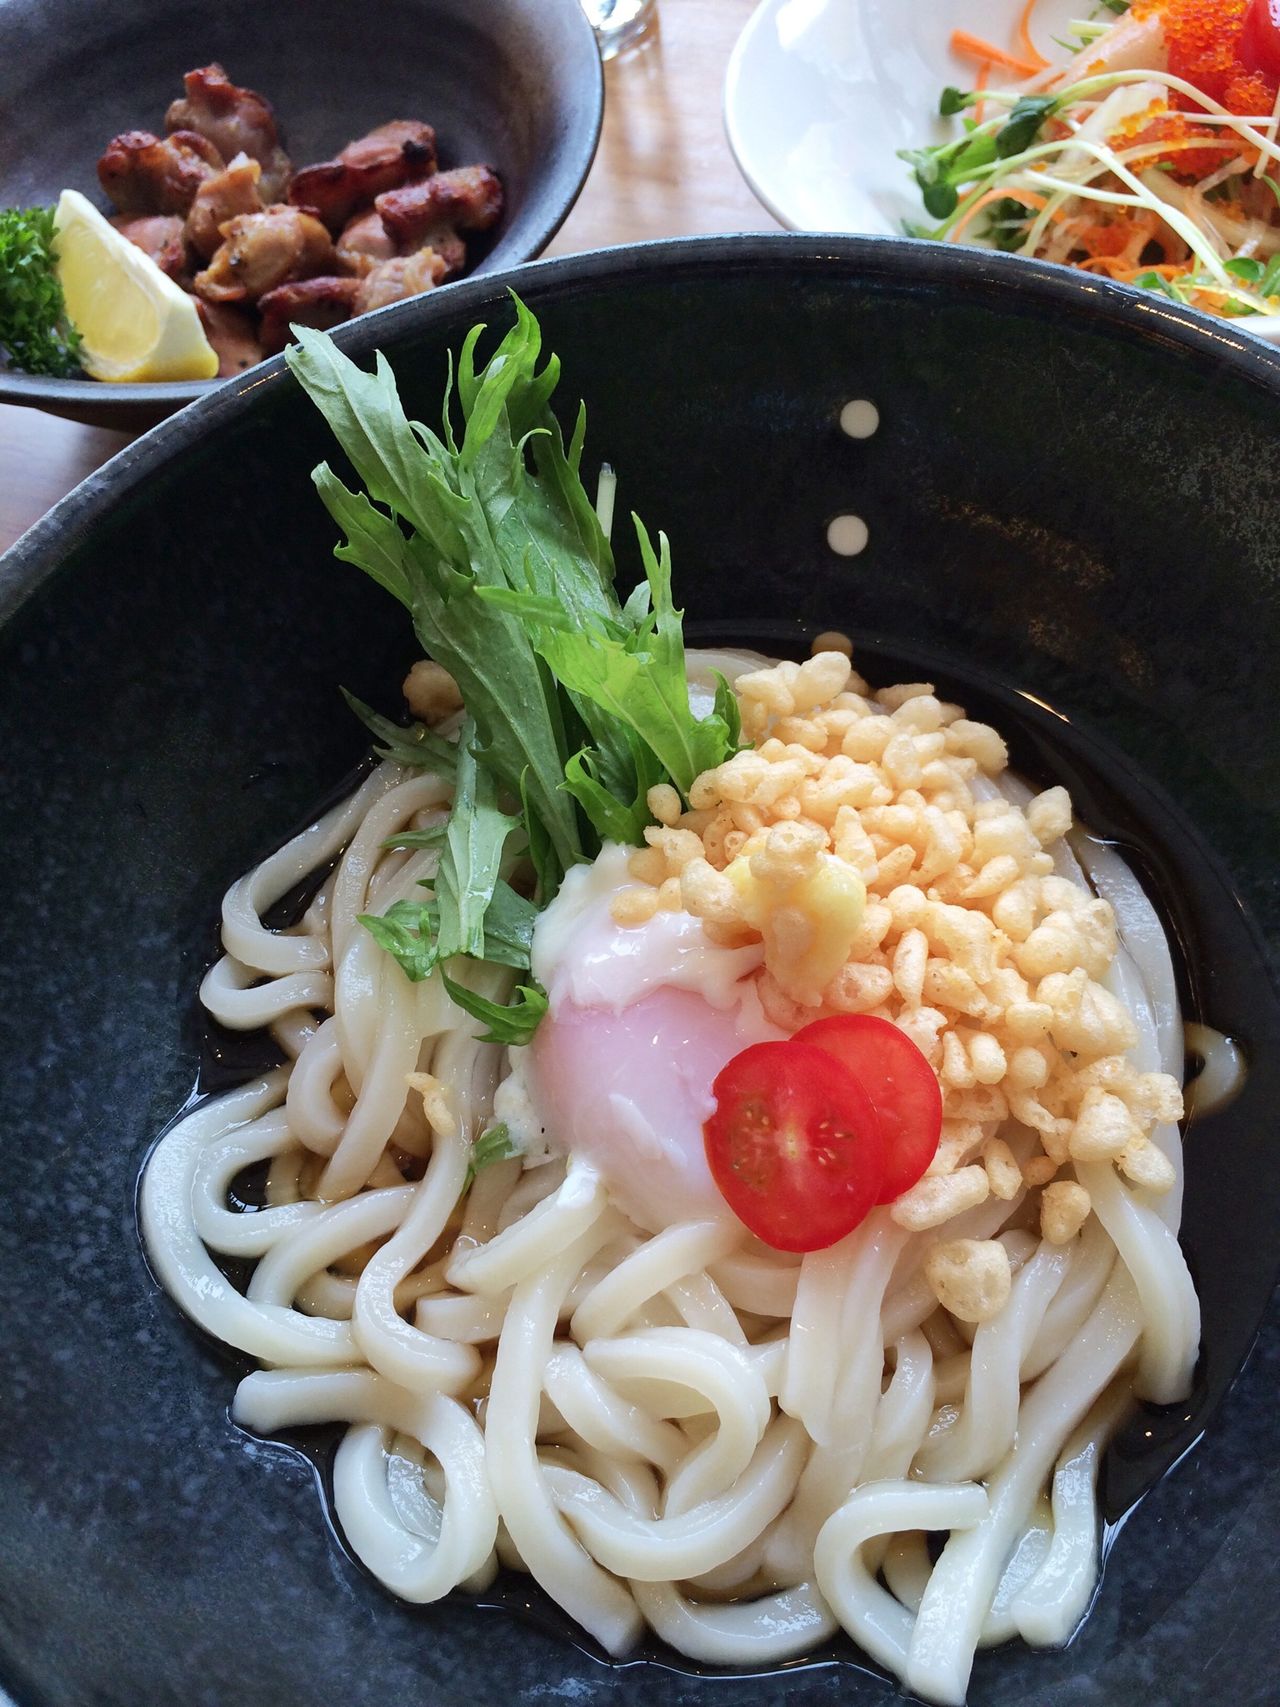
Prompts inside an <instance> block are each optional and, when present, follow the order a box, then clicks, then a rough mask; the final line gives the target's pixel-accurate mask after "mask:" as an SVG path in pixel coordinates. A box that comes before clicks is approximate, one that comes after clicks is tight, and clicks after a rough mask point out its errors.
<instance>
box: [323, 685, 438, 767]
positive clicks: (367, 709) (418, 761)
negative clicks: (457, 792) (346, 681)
mask: <svg viewBox="0 0 1280 1707" xmlns="http://www.w3.org/2000/svg"><path fill="white" fill-rule="evenodd" d="M340 691H341V693H342V697H343V699H345V700H346V702H347V704H348V705H349V706H350V707H351V709H352V711H354V712H355V714H356V716H357V717H358V718H359V719H360V721H361V723H363V724H364V726H365V728H366V729H368V730H369V732H370V734H371V735H373V736H374V737H375V743H376V744H375V746H374V749H373V750H374V752H375V753H376V754H377V755H378V757H379V758H380V759H394V760H395V761H396V763H397V764H401V765H409V766H411V767H412V768H414V769H416V770H429V771H441V772H443V774H444V775H445V776H452V775H453V772H454V768H455V766H456V765H457V762H458V749H457V748H456V747H455V746H454V744H453V742H452V741H446V740H445V739H444V738H443V737H442V736H440V735H434V734H433V733H432V732H431V730H430V729H428V728H427V726H426V724H425V723H410V724H409V725H408V726H407V727H406V726H405V725H404V724H402V723H393V722H392V721H391V719H390V718H389V717H380V716H379V715H378V713H377V712H376V711H374V710H373V708H372V707H371V706H368V705H366V704H365V703H364V701H363V700H362V699H357V698H356V696H355V695H354V694H353V693H348V692H347V690H346V688H342V689H341V690H340Z"/></svg>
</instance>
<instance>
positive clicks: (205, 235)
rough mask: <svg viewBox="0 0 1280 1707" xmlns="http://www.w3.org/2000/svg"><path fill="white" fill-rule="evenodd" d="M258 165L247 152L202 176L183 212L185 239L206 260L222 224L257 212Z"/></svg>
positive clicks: (259, 206) (260, 208)
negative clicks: (217, 169)
mask: <svg viewBox="0 0 1280 1707" xmlns="http://www.w3.org/2000/svg"><path fill="white" fill-rule="evenodd" d="M261 176H262V167H261V166H260V165H259V164H258V162H257V161H256V160H251V159H250V158H249V156H248V155H247V154H237V155H236V157H235V159H234V160H232V161H231V162H230V164H229V165H227V166H226V167H224V168H223V170H222V171H221V172H215V173H214V175H213V177H212V178H206V179H205V181H204V183H203V184H201V186H200V188H199V189H198V190H197V191H196V199H195V200H194V201H193V202H192V204H191V211H190V212H189V213H188V214H187V242H188V243H189V244H190V245H191V247H192V248H193V249H194V250H195V252H196V254H197V255H199V257H200V259H201V260H202V261H207V260H208V259H209V258H210V256H211V255H212V254H213V253H214V251H215V250H216V249H217V247H218V245H219V244H220V243H221V242H222V227H223V226H224V225H225V224H226V222H227V221H228V220H229V219H234V218H235V217H236V215H237V214H238V213H261V212H262V211H263V201H262V197H261V196H260V195H259V194H258V180H259V179H260V178H261Z"/></svg>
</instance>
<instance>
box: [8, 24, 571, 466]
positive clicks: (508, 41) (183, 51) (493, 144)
mask: <svg viewBox="0 0 1280 1707" xmlns="http://www.w3.org/2000/svg"><path fill="white" fill-rule="evenodd" d="M215 59H216V60H221V62H222V63H223V64H224V65H225V66H226V68H227V71H228V72H229V74H230V75H231V77H232V78H233V79H234V80H235V81H236V82H238V83H243V84H247V85H248V86H249V87H250V88H253V89H258V90H260V91H261V93H262V94H264V95H265V96H266V97H267V99H268V100H269V101H271V103H272V104H273V106H274V107H275V110H276V117H277V119H278V121H279V123H280V126H281V129H282V131H283V133H284V140H285V143H286V145H287V146H288V148H289V151H290V153H291V155H292V157H293V161H294V164H295V166H300V165H307V164H309V163H311V162H312V161H316V160H328V159H332V157H333V155H334V154H335V153H336V152H337V151H338V149H340V148H341V147H342V145H343V144H344V143H345V142H348V141H350V139H351V138H352V137H356V136H362V135H363V134H364V133H365V132H366V131H368V130H371V129H372V128H373V126H374V125H378V124H384V123H385V122H386V121H387V120H388V119H395V118H422V119H426V120H427V121H428V122H429V123H431V124H432V125H434V126H435V128H436V132H437V136H438V141H439V149H440V163H441V166H442V167H449V166H455V165H459V166H460V165H470V164H472V163H474V162H478V161H482V162H484V163H485V164H486V165H490V166H493V167H494V168H495V169H496V170H497V172H498V173H499V175H500V176H501V178H502V182H503V187H504V189H505V192H506V207H505V210H504V212H503V216H502V220H501V222H500V224H499V225H498V226H497V228H496V230H495V231H494V233H493V234H492V235H491V236H490V237H487V238H486V239H485V240H484V243H483V246H482V245H481V243H479V242H476V243H474V244H473V245H471V246H470V247H471V256H472V264H471V267H470V271H471V272H472V273H490V272H497V271H498V270H500V269H501V268H503V267H511V266H515V265H516V263H517V262H520V261H528V260H532V259H533V257H534V256H535V255H540V254H541V253H542V251H543V249H545V248H546V246H547V244H548V243H549V242H550V241H551V239H552V237H553V236H554V235H555V233H556V231H557V230H558V229H559V227H560V225H561V223H562V221H563V220H564V218H565V216H566V214H567V213H568V212H569V209H570V208H571V207H572V206H573V204H574V202H575V201H576V200H577V197H578V192H579V190H581V188H582V185H583V182H584V181H585V179H586V176H587V172H588V170H589V169H590V166H591V162H592V160H593V158H594V157H595V151H596V143H597V141H598V139H599V135H600V120H601V115H602V113H603V110H604V80H603V76H602V73H601V68H600V55H599V52H598V51H597V49H596V44H595V38H594V36H593V34H592V32H591V27H590V25H589V24H588V22H587V19H586V16H585V15H584V13H583V10H582V6H581V3H580V0H378V3H377V4H376V5H374V6H363V7H362V6H358V5H356V4H354V3H353V0H306V4H305V5H292V6H283V5H263V4H261V0H218V3H217V4H213V5H210V4H203V3H200V0H118V3H114V4H112V5H109V6H103V5H101V4H99V3H98V0H0V207H33V206H44V205H47V204H50V203H52V202H56V201H57V199H58V195H59V193H60V191H62V190H64V189H73V190H81V191H83V193H84V194H85V195H87V196H89V197H90V199H91V200H92V201H94V202H95V203H96V204H97V205H98V206H99V207H101V208H102V209H103V211H104V212H107V213H110V212H111V211H113V210H112V209H111V208H110V206H109V204H108V202H107V199H106V197H105V196H104V195H103V193H102V191H101V189H100V188H99V186H98V177H97V164H98V157H99V155H100V154H101V153H102V151H103V149H104V148H105V147H106V145H107V143H108V142H109V141H110V140H111V138H112V137H113V136H115V135H116V134H117V133H118V132H120V131H125V130H151V131H155V132H157V133H158V134H160V135H163V133H164V115H165V110H166V108H167V107H168V105H169V103H170V101H172V100H173V99H174V98H175V97H176V96H178V95H180V94H181V93H182V74H183V72H184V71H189V70H190V69H191V68H192V66H196V65H205V64H208V62H209V61H210V60H215ZM218 383H220V382H219V381H217V380H209V381H198V380H191V381H185V382H181V383H172V384H163V385H104V384H102V383H100V382H99V381H97V380H92V379H68V380H53V379H42V378H39V377H36V376H33V375H30V374H22V373H17V372H13V371H10V370H9V369H7V368H5V367H4V366H3V363H2V359H0V402H4V403H26V404H31V405H33V406H34V407H36V408H41V409H49V410H51V411H52V412H53V413H54V414H58V415H68V416H70V417H71V419H73V420H76V421H88V422H91V423H93V424H94V425H97V426H106V427H123V428H126V429H128V430H129V431H132V432H141V431H142V430H143V429H144V428H146V427H150V426H152V425H154V423H155V422H156V421H159V420H163V419H164V417H165V416H166V415H169V414H172V412H173V411H174V410H175V409H180V408H182V407H183V405H184V404H187V403H190V402H191V401H192V400H193V399H194V398H196V397H199V396H201V395H202V394H203V393H204V392H206V391H209V390H211V389H212V388H213V387H214V386H215V385H217V384H218Z"/></svg>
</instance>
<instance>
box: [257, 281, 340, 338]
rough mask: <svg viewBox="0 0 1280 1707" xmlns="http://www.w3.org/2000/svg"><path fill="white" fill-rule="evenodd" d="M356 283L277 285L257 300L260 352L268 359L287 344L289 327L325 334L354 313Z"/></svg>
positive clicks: (304, 282)
mask: <svg viewBox="0 0 1280 1707" xmlns="http://www.w3.org/2000/svg"><path fill="white" fill-rule="evenodd" d="M359 290H360V280H359V279H346V278H337V277H333V276H328V277H323V278H317V279H298V280H296V281H295V282H293V283H292V284H282V285H277V286H276V288H275V289H274V290H271V291H268V292H267V294H266V295H265V296H264V297H260V298H259V300H258V308H259V310H260V312H261V314H262V348H263V350H264V352H265V353H266V354H267V355H269V356H274V355H275V354H276V352H277V351H278V350H283V349H284V347H285V345H286V344H287V343H288V342H289V328H290V326H315V327H316V328H318V329H319V330H320V331H321V332H327V331H328V330H329V329H330V327H332V326H339V325H341V323H342V322H343V321H344V320H349V319H350V318H351V316H352V314H353V313H356V312H357V310H356V307H355V303H356V297H357V294H358V292H359Z"/></svg>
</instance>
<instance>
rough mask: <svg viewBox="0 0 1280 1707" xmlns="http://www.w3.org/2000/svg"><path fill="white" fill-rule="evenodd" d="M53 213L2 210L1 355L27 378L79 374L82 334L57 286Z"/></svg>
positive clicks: (43, 209)
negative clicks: (73, 322)
mask: <svg viewBox="0 0 1280 1707" xmlns="http://www.w3.org/2000/svg"><path fill="white" fill-rule="evenodd" d="M54 243H55V232H54V216H53V209H52V208H51V207H30V208H20V207H10V208H4V209H0V350H3V351H5V352H6V353H7V355H8V358H9V363H10V366H12V367H15V368H21V369H22V371H23V372H24V373H37V374H44V375H47V376H48V377H49V378H51V379H66V378H68V377H70V376H72V375H75V374H78V373H79V372H80V371H81V370H80V357H79V353H78V352H79V349H80V334H79V333H78V332H77V331H76V329H75V327H74V326H73V325H72V324H71V322H70V321H69V320H68V318H67V307H66V303H65V302H64V301H63V297H62V286H61V284H60V283H59V282H58V274H57V251H56V249H55V247H54Z"/></svg>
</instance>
